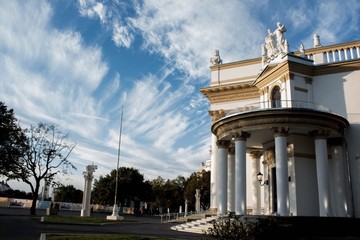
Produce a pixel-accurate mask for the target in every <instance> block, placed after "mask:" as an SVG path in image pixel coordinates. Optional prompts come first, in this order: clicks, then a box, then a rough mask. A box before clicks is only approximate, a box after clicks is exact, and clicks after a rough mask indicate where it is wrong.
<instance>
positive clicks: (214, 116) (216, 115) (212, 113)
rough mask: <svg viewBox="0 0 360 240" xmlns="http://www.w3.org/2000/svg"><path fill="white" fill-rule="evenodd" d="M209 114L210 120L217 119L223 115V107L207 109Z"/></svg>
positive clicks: (214, 120)
mask: <svg viewBox="0 0 360 240" xmlns="http://www.w3.org/2000/svg"><path fill="white" fill-rule="evenodd" d="M208 113H209V115H210V116H211V122H212V123H214V122H216V121H217V120H218V119H220V118H222V117H225V114H226V113H225V111H224V110H223V109H219V110H214V111H208Z"/></svg>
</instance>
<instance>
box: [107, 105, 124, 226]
mask: <svg viewBox="0 0 360 240" xmlns="http://www.w3.org/2000/svg"><path fill="white" fill-rule="evenodd" d="M123 113H124V105H122V106H121V118H120V131H119V147H118V156H117V164H116V180H115V197H114V207H113V212H112V215H111V216H107V217H106V218H107V219H109V220H122V219H123V217H120V216H119V207H118V205H117V191H118V179H119V161H120V149H121V132H122V121H123Z"/></svg>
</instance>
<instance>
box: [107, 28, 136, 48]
mask: <svg viewBox="0 0 360 240" xmlns="http://www.w3.org/2000/svg"><path fill="white" fill-rule="evenodd" d="M112 40H113V41H114V42H115V45H116V46H118V47H120V46H123V47H126V48H130V46H131V44H132V42H133V40H134V37H133V35H132V34H131V33H130V32H129V30H128V28H126V27H124V26H121V25H120V23H118V22H115V23H114V27H113V34H112Z"/></svg>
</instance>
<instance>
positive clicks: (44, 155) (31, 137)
mask: <svg viewBox="0 0 360 240" xmlns="http://www.w3.org/2000/svg"><path fill="white" fill-rule="evenodd" d="M25 133H26V134H27V143H26V144H27V147H28V148H27V151H26V153H25V154H24V155H22V156H21V158H19V161H18V162H16V166H15V169H16V170H15V171H12V172H10V173H8V175H7V177H8V178H9V179H17V180H21V181H23V182H24V183H26V184H28V185H29V186H30V189H31V193H32V194H33V199H32V200H33V201H32V205H31V207H30V214H31V215H35V214H36V202H37V200H38V198H39V189H40V183H41V181H45V182H51V181H52V180H53V179H54V177H55V176H56V175H58V174H60V173H63V174H68V170H71V169H76V168H75V166H74V165H73V164H72V163H71V162H70V161H69V160H68V157H69V155H70V153H71V152H72V150H73V149H74V147H75V145H76V144H75V143H71V142H70V141H68V134H63V133H62V132H61V131H60V130H59V128H58V127H57V126H55V125H53V124H45V123H39V124H38V125H37V126H36V127H34V126H30V128H29V129H26V130H25Z"/></svg>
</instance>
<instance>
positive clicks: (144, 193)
mask: <svg viewBox="0 0 360 240" xmlns="http://www.w3.org/2000/svg"><path fill="white" fill-rule="evenodd" d="M118 174H119V175H118V189H117V198H116V199H117V201H118V202H117V204H118V205H120V204H121V206H129V205H130V202H131V201H135V202H136V203H139V202H140V201H149V200H151V196H152V193H151V188H150V184H149V182H146V181H144V176H143V175H142V174H140V172H139V171H138V170H137V169H134V168H127V167H120V168H119V173H118ZM115 185H116V169H114V170H112V171H111V172H110V174H107V175H105V176H100V178H99V180H96V179H95V181H94V188H93V191H92V197H91V199H92V201H93V202H94V203H98V204H102V205H113V204H114V200H115ZM119 203H120V204H119Z"/></svg>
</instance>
